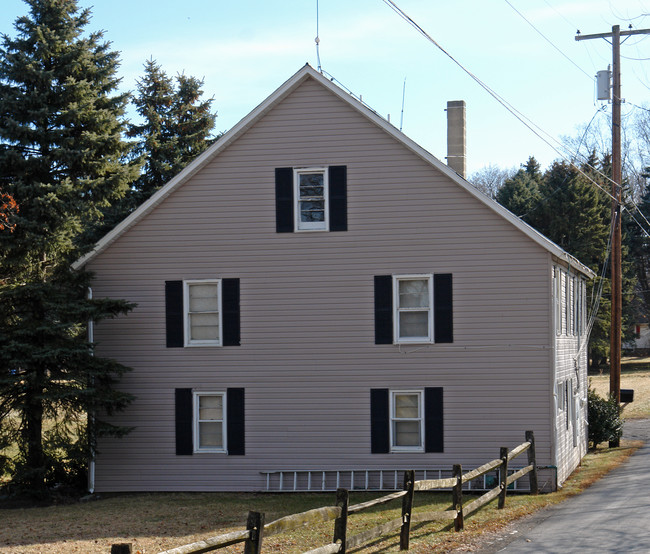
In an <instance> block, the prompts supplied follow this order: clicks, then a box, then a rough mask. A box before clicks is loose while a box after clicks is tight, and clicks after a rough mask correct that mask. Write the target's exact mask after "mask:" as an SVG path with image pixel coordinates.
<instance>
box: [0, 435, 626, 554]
mask: <svg viewBox="0 0 650 554" xmlns="http://www.w3.org/2000/svg"><path fill="white" fill-rule="evenodd" d="M637 446H638V444H626V443H624V444H623V446H621V448H617V449H601V450H599V451H598V453H597V454H590V455H588V456H587V457H586V458H585V459H584V461H583V464H582V466H581V467H580V468H579V469H578V470H577V471H576V472H574V474H573V475H572V477H571V478H570V479H569V480H568V481H567V482H566V483H565V484H564V486H563V488H562V490H561V491H559V492H556V493H553V494H545V495H539V496H528V495H523V494H521V495H511V496H509V497H508V500H507V503H506V509H505V510H497V509H496V500H495V501H494V502H492V503H491V504H489V505H488V506H486V507H484V508H482V509H481V510H479V511H478V512H476V513H475V514H474V515H472V516H470V517H468V518H467V519H466V520H465V531H463V532H462V533H454V532H453V531H451V530H450V526H449V525H445V524H440V523H438V524H435V523H427V524H422V525H419V526H417V525H416V526H414V527H413V529H412V531H411V551H412V552H417V553H425V552H449V551H450V550H453V549H455V548H460V547H471V545H472V544H475V543H477V542H480V540H481V535H482V534H484V533H487V532H491V531H496V530H498V529H499V528H500V527H502V526H503V525H505V524H506V523H508V522H510V521H512V520H513V519H515V518H518V517H521V516H524V515H527V514H530V513H532V512H534V511H536V510H538V509H539V508H541V507H544V506H547V505H549V504H555V503H557V502H561V501H562V500H564V499H566V498H567V497H569V496H572V495H574V494H577V493H578V492H580V491H581V490H583V489H584V488H586V487H587V486H589V485H590V484H591V483H593V482H594V481H595V480H597V479H598V478H600V477H601V476H602V475H604V474H605V473H606V472H607V471H609V470H610V469H612V468H613V467H615V466H616V465H618V464H619V463H621V462H622V461H623V460H624V459H625V458H627V456H629V455H630V454H631V453H632V452H633V451H634V450H635V448H636V447H637ZM376 496H379V494H377V493H375V494H372V493H352V494H351V503H357V502H363V501H364V500H368V499H370V498H374V497H376ZM415 499H416V500H415V505H416V509H415V511H416V512H417V511H434V510H438V509H446V508H448V507H449V506H450V504H451V497H450V495H449V494H445V493H416V496H415ZM467 501H468V499H467V497H466V502H467ZM334 502H335V495H334V493H311V494H227V493H175V494H171V493H170V494H167V493H155V494H120V495H111V496H109V495H105V496H103V497H102V498H100V499H99V500H95V501H92V502H87V503H78V504H71V505H62V506H50V507H46V508H26V509H11V510H9V509H8V510H0V519H1V520H2V526H0V553H2V554H9V553H11V554H18V553H20V554H36V553H48V554H64V553H66V554H67V553H69V552H83V553H89V554H92V553H102V554H106V553H108V552H110V545H111V544H113V543H118V542H128V543H131V544H132V545H133V548H134V550H133V551H134V553H136V552H139V553H141V554H145V553H146V554H151V553H155V552H159V551H162V550H167V549H170V548H174V547H177V546H181V545H183V544H187V543H190V542H195V541H198V540H203V539H206V538H209V537H212V536H215V535H219V534H222V533H227V532H229V531H235V530H239V529H242V528H243V527H244V526H245V521H246V515H247V513H248V510H256V511H260V512H264V513H265V514H266V521H267V523H268V522H270V521H273V520H274V519H277V518H279V517H282V516H284V515H289V514H293V513H297V512H301V511H305V510H309V509H311V508H318V507H321V506H326V505H333V504H334ZM400 506H401V503H400V501H396V502H393V503H391V504H388V505H384V507H381V506H380V507H377V508H375V509H374V510H369V511H367V512H362V513H361V514H353V515H351V516H350V519H349V527H348V533H349V535H350V536H351V535H353V534H355V533H358V532H360V531H362V530H364V529H368V528H370V527H373V526H375V525H378V524H379V523H382V522H384V521H388V520H390V519H394V518H398V517H399V516H400V513H401V508H400ZM382 508H383V511H382ZM386 508H392V509H386ZM436 531H440V532H436ZM332 532H333V522H328V523H322V524H319V525H316V526H314V527H312V528H309V529H307V528H303V529H300V530H297V531H293V532H288V533H284V534H280V535H275V536H273V537H269V538H268V539H267V540H265V541H264V545H263V551H264V552H278V553H285V554H293V553H299V552H304V551H306V550H309V549H312V548H316V547H318V546H321V545H324V544H326V543H328V542H330V540H331V537H332ZM361 550H362V551H363V552H364V553H365V552H398V551H399V534H393V535H390V536H387V537H385V538H383V539H382V540H380V541H377V542H376V543H373V544H370V545H367V546H365V547H364V548H363V549H360V550H356V551H357V552H359V551H361ZM242 551H243V545H241V544H239V545H234V546H231V547H228V548H227V549H223V550H219V551H218V552H225V553H228V554H231V553H235V552H242Z"/></svg>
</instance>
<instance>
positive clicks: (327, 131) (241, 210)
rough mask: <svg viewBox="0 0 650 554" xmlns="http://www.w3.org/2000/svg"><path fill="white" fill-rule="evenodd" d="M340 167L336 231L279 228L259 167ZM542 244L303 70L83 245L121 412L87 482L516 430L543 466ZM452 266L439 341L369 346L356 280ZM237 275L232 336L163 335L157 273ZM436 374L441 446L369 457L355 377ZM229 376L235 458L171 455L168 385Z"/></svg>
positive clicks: (123, 484) (420, 379) (121, 481)
mask: <svg viewBox="0 0 650 554" xmlns="http://www.w3.org/2000/svg"><path fill="white" fill-rule="evenodd" d="M341 165H344V166H346V167H347V206H348V213H347V222H348V228H347V231H344V232H304V233H277V232H276V219H275V191H274V171H275V169H276V168H281V167H328V166H341ZM549 257H550V255H549V253H548V252H546V251H545V250H544V249H542V248H541V247H540V246H539V245H537V244H535V243H534V242H533V241H532V240H530V239H529V238H528V237H526V236H525V235H524V234H523V233H521V232H520V231H519V230H517V229H516V228H514V227H513V226H512V225H511V224H510V223H509V222H507V221H505V220H504V219H503V218H502V217H500V216H499V215H497V214H496V213H495V212H494V211H492V210H491V209H490V208H488V207H486V206H485V205H484V204H483V203H481V202H480V201H478V200H476V198H474V197H473V196H471V195H470V194H469V193H468V192H467V191H465V190H463V189H462V188H461V187H459V186H458V185H457V184H456V183H454V182H452V181H451V180H450V179H449V178H448V177H446V176H445V175H443V174H442V173H441V172H439V171H438V170H436V169H435V168H434V167H432V166H431V165H429V164H428V163H426V162H425V161H423V160H422V159H421V158H420V157H418V156H416V155H415V154H414V153H413V152H411V151H410V150H408V149H406V148H405V147H403V146H402V145H401V144H400V143H398V142H397V141H396V140H395V139H394V138H392V137H391V136H389V135H388V134H387V133H385V132H384V131H383V130H382V129H380V128H378V127H377V126H375V125H373V124H371V123H370V122H369V121H368V120H366V119H365V118H364V117H363V116H362V115H360V114H359V113H358V112H357V111H356V110H354V109H353V108H351V107H350V106H349V105H348V104H346V103H345V102H343V101H341V100H340V99H338V98H336V97H335V96H334V95H332V94H331V93H330V92H328V91H326V90H325V89H324V88H323V87H322V86H321V85H320V84H318V83H316V82H314V81H312V80H307V81H306V82H305V83H303V84H302V85H301V86H300V87H299V88H298V89H297V90H296V91H295V92H293V93H292V94H291V95H290V96H288V97H287V98H286V99H284V100H282V101H281V102H280V103H279V104H278V105H277V106H275V107H274V108H273V109H272V110H271V111H270V112H269V113H268V114H266V115H265V116H264V117H263V118H262V119H261V120H260V121H259V122H258V123H257V124H256V125H255V126H253V127H252V128H251V129H250V130H248V131H247V132H246V134H244V135H243V136H242V137H241V138H239V139H238V140H237V141H236V142H234V143H233V144H232V145H230V146H229V147H228V148H226V149H225V150H224V151H222V152H221V153H220V154H219V155H218V156H217V157H216V158H215V159H214V160H213V161H212V162H210V163H209V164H208V165H207V166H206V167H204V168H203V169H202V170H201V171H200V172H199V173H197V174H196V175H195V176H194V177H192V179H191V180H190V181H188V182H187V183H185V184H184V185H183V186H182V187H180V188H179V189H178V190H176V191H175V192H174V193H173V194H172V195H170V196H169V197H168V198H167V199H166V200H165V201H164V202H163V203H162V204H161V205H160V206H159V207H157V208H156V209H155V210H154V211H153V212H151V213H150V214H149V215H148V216H147V217H146V218H144V219H143V220H142V221H140V222H139V223H138V224H137V225H135V226H134V227H133V228H131V229H130V230H129V231H128V232H127V233H126V234H124V235H122V236H121V237H120V238H119V239H118V240H117V241H116V242H114V243H113V244H112V245H111V246H110V247H109V248H108V249H107V250H105V251H104V252H103V253H101V254H100V255H99V256H97V257H96V258H95V259H94V260H93V261H92V263H91V264H90V267H89V269H91V270H92V271H94V272H95V273H96V279H95V282H94V286H93V288H94V293H95V295H96V296H98V297H102V296H108V297H113V298H125V299H127V300H129V301H132V302H136V303H137V308H136V309H135V310H134V311H133V312H132V313H131V314H129V315H128V316H126V317H122V318H119V319H117V320H113V321H104V322H101V323H99V324H98V325H97V326H96V329H95V336H96V341H97V352H98V354H99V355H105V356H110V357H113V358H116V359H118V360H119V361H120V362H122V363H124V364H125V365H127V366H130V367H132V368H133V371H132V372H130V373H129V374H128V375H126V376H125V377H124V379H123V381H122V383H121V386H122V387H124V388H125V389H127V390H129V391H130V392H132V393H133V394H134V395H135V396H136V397H137V399H136V401H135V402H134V403H133V404H132V405H131V406H130V407H129V408H128V409H127V410H126V411H125V412H123V413H121V414H119V415H117V416H116V417H115V420H116V422H117V423H120V424H124V425H131V426H134V427H135V429H134V430H133V432H132V433H131V434H129V435H128V436H127V437H125V438H123V439H119V440H118V439H105V440H102V441H101V442H100V444H99V454H98V457H97V470H96V490H97V491H136V490H196V491H198V490H259V489H262V488H264V476H263V474H262V473H261V472H264V471H273V470H287V469H314V470H322V469H343V468H344V469H356V470H365V469H375V468H377V469H378V468H383V469H405V468H415V469H422V468H451V465H452V464H455V463H461V464H463V466H464V467H467V468H469V467H475V466H477V465H480V464H482V463H484V462H486V461H487V460H491V459H494V458H495V457H497V456H498V452H499V447H500V446H509V447H513V446H515V445H517V444H519V443H521V442H523V439H524V432H525V431H526V430H528V429H531V430H533V431H534V432H535V435H536V439H537V454H538V460H539V462H538V463H539V465H550V464H552V463H554V459H553V457H552V443H553V433H554V432H555V430H554V429H553V428H552V425H551V420H550V417H549V414H551V413H552V411H553V409H552V405H551V404H552V391H551V390H550V388H551V381H552V378H551V366H552V363H553V361H552V357H553V354H552V352H553V349H552V343H551V342H550V340H551V339H550V337H551V333H550V332H549V329H550V326H551V321H550V318H551V312H552V310H551V309H549V290H550V289H551V276H550V275H549V270H548V268H549ZM412 274H451V275H452V276H453V320H454V324H453V335H454V338H453V343H449V344H429V345H411V346H404V345H402V346H397V345H392V344H388V345H385V344H375V335H374V332H375V328H374V306H373V302H374V296H373V295H374V281H373V279H374V276H377V275H412ZM216 278H219V279H220V278H236V279H239V283H240V321H241V345H240V346H224V347H194V348H167V347H166V343H165V281H172V280H184V279H185V280H188V279H216ZM430 387H432V388H442V391H443V394H442V398H443V400H442V403H443V406H442V415H443V417H442V422H440V426H441V429H442V431H443V433H444V451H443V452H437V453H430V452H429V453H424V452H419V453H413V452H410V453H409V452H400V453H390V454H372V453H371V441H370V439H371V413H370V396H371V389H376V388H386V389H398V390H424V389H425V388H430ZM179 388H185V389H187V388H190V389H192V390H194V391H212V392H214V391H225V390H227V389H229V388H240V389H241V388H243V389H244V392H245V455H243V456H239V455H237V456H233V455H227V454H223V453H200V454H197V453H195V454H193V455H184V456H179V455H176V452H175V411H174V406H175V404H174V398H175V396H174V395H175V390H176V389H179Z"/></svg>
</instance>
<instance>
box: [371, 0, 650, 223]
mask: <svg viewBox="0 0 650 554" xmlns="http://www.w3.org/2000/svg"><path fill="white" fill-rule="evenodd" d="M382 1H383V2H384V3H385V4H386V5H387V6H388V7H390V8H391V9H392V10H393V11H394V12H395V13H397V15H399V16H400V17H401V18H402V19H403V20H404V21H406V22H407V23H408V24H409V25H411V26H412V27H413V28H414V29H415V30H416V31H417V32H418V33H420V34H421V35H422V36H423V37H424V38H425V39H426V40H428V41H429V42H430V43H431V44H433V45H434V46H435V47H436V48H438V49H439V50H440V51H441V52H442V53H443V54H445V56H447V57H448V58H449V59H450V60H451V61H453V62H454V63H455V64H456V65H457V66H458V67H459V68H460V69H462V70H463V71H464V72H465V73H466V74H467V75H468V76H469V77H471V78H472V79H473V80H474V81H475V82H476V83H477V84H478V85H479V86H481V87H482V88H483V89H484V90H485V91H486V92H487V93H488V94H490V96H492V97H493V98H494V99H495V100H496V101H497V102H499V104H501V105H502V106H503V107H504V108H505V109H506V110H508V111H509V112H510V113H511V114H512V115H513V116H515V117H516V118H517V119H518V120H519V121H520V122H521V123H523V124H524V125H525V126H526V127H527V128H528V129H529V130H530V131H531V132H532V133H533V134H534V135H536V136H537V137H538V138H539V139H540V140H542V141H543V142H544V143H545V144H546V145H547V146H549V147H550V148H551V149H552V150H553V151H554V152H556V153H557V154H558V155H559V156H560V157H561V158H562V159H563V160H565V161H566V162H568V163H569V164H571V165H572V166H573V167H574V168H575V169H576V170H577V171H578V172H579V173H580V174H581V175H582V176H583V177H585V179H587V180H588V181H589V182H590V183H592V184H593V185H594V186H595V187H597V188H598V189H600V190H601V191H602V192H603V193H604V194H605V195H607V196H608V197H609V198H610V199H614V198H615V197H614V196H613V195H612V193H611V192H610V191H608V190H607V189H605V188H604V187H603V186H602V185H601V184H600V183H598V182H596V181H595V180H594V179H592V178H591V176H589V175H588V174H587V173H586V172H585V170H584V169H583V168H581V167H580V166H579V165H577V164H576V163H575V162H574V161H573V160H571V159H569V157H568V156H567V155H566V154H565V152H562V151H561V150H559V148H563V149H565V150H566V151H567V152H568V148H567V147H566V145H563V144H562V143H560V142H559V141H558V140H557V139H556V138H555V137H553V136H552V135H550V134H549V133H547V132H546V131H544V130H543V129H542V128H541V127H539V126H538V125H536V124H535V123H534V122H533V121H532V120H530V119H529V118H528V117H526V116H525V115H524V114H522V113H521V112H520V111H519V110H517V109H516V108H515V107H514V106H513V105H512V104H510V103H509V102H508V101H507V100H505V98H503V97H502V96H501V95H499V94H498V93H497V92H495V91H494V90H492V89H491V88H490V87H489V86H488V85H487V84H485V83H484V82H483V81H481V79H479V78H478V77H477V76H476V75H474V74H473V73H472V72H471V71H470V70H468V69H467V68H466V67H465V66H463V64H461V63H460V62H459V61H458V60H457V59H456V58H454V56H452V55H451V54H450V53H449V52H447V50H445V49H444V48H443V47H442V46H441V45H440V44H439V43H438V42H437V41H436V40H435V39H434V38H433V37H431V36H430V35H429V34H428V33H427V32H426V31H425V30H424V29H423V28H422V27H421V26H420V25H418V24H417V23H416V22H415V21H414V20H413V19H412V18H411V17H410V16H409V15H407V14H406V12H404V11H403V10H402V9H401V8H400V7H399V6H397V4H395V2H394V1H393V0H382ZM634 34H636V31H635V32H634ZM542 134H544V135H546V136H547V137H549V139H550V140H549V139H546V138H544V136H542ZM550 141H553V142H555V143H556V144H557V145H558V146H557V147H556V146H555V145H553V144H551V142H550ZM573 155H574V156H578V155H579V154H578V153H575V152H574V153H573ZM585 166H586V168H588V169H590V170H592V171H593V172H594V173H596V174H598V175H600V176H601V177H603V178H604V179H605V180H607V181H609V182H612V183H613V181H612V179H611V178H610V177H608V176H607V175H605V174H604V173H602V172H601V171H599V170H598V169H597V168H595V167H593V166H591V165H589V164H586V163H585ZM634 206H635V207H636V209H637V210H638V211H639V213H640V210H639V208H638V207H637V206H636V205H634ZM641 215H642V214H641ZM643 219H644V220H645V221H646V222H647V219H646V218H645V217H643ZM648 225H649V227H650V223H648ZM641 230H642V231H644V232H647V231H646V230H645V229H644V228H643V227H641Z"/></svg>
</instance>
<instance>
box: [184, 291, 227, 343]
mask: <svg viewBox="0 0 650 554" xmlns="http://www.w3.org/2000/svg"><path fill="white" fill-rule="evenodd" d="M184 284H185V290H184V293H185V302H184V306H185V344H186V346H220V345H221V342H222V341H221V327H222V325H221V280H219V279H217V280H214V281H185V283H184Z"/></svg>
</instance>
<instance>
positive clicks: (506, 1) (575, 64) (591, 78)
mask: <svg viewBox="0 0 650 554" xmlns="http://www.w3.org/2000/svg"><path fill="white" fill-rule="evenodd" d="M504 1H505V3H506V4H508V6H510V7H511V8H512V9H513V10H514V11H515V12H517V14H518V15H519V17H521V18H522V19H523V20H524V21H525V22H526V23H528V25H530V26H531V27H532V28H533V29H534V30H535V32H536V33H538V34H539V36H541V37H542V38H543V39H544V40H545V41H546V42H548V43H549V44H550V45H551V46H552V47H553V48H555V50H557V51H558V52H559V53H560V54H561V55H562V56H564V58H566V59H567V60H568V61H569V62H570V63H571V64H573V65H574V66H575V67H577V68H578V70H579V71H582V73H584V74H585V75H586V76H587V77H588V78H589V80H590V81H591V80H593V75H589V73H587V72H586V71H585V70H584V69H582V67H580V66H579V65H578V64H577V63H576V62H574V61H573V60H572V59H571V58H569V56H567V55H566V54H565V53H564V52H563V51H562V49H561V48H559V47H558V46H556V45H555V44H554V43H553V41H551V39H549V38H548V37H547V36H546V35H545V34H544V33H542V31H540V30H539V29H538V28H537V27H535V25H533V23H532V22H531V21H530V20H529V19H528V18H527V17H526V16H525V15H524V14H523V13H521V12H520V11H519V10H518V9H517V8H515V7H514V6H513V5H512V3H510V1H509V0H504Z"/></svg>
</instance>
